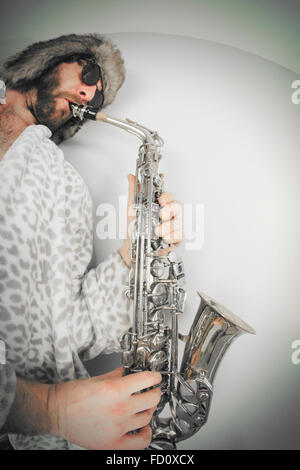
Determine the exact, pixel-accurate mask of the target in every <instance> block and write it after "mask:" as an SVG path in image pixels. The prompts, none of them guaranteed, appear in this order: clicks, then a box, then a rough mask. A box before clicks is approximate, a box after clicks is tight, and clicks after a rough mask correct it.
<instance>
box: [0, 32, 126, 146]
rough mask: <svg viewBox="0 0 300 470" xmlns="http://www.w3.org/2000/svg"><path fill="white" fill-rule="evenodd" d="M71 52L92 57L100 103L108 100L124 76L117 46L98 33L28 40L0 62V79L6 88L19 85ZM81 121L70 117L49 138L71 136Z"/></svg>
mask: <svg viewBox="0 0 300 470" xmlns="http://www.w3.org/2000/svg"><path fill="white" fill-rule="evenodd" d="M75 54H76V55H78V54H80V55H82V56H83V57H87V58H88V57H94V58H95V59H96V61H97V63H98V65H99V66H100V68H101V74H102V81H103V83H102V87H103V94H104V104H103V107H105V106H107V105H109V104H110V103H112V101H113V100H114V98H115V96H116V94H117V91H118V90H119V88H120V87H121V85H122V83H123V82H124V79H125V68H124V62H123V59H122V57H121V54H120V51H119V50H118V49H117V47H116V46H115V45H114V44H113V43H112V42H111V41H110V40H108V39H106V38H105V37H103V36H101V35H99V34H81V35H78V34H69V35H64V36H60V37H58V38H55V39H50V40H48V41H41V42H37V43H34V44H31V45H30V46H28V47H27V48H26V49H24V50H23V51H21V52H19V53H17V54H15V55H14V56H12V57H9V58H8V59H7V60H5V61H3V62H2V63H1V64H0V79H1V80H3V81H4V82H5V85H6V87H7V88H10V89H18V88H19V89H20V88H21V87H26V85H28V84H30V82H33V81H35V80H37V79H38V78H39V77H40V76H41V75H42V74H43V73H44V72H45V71H46V70H47V69H51V68H53V67H55V66H56V65H58V64H59V63H61V62H63V60H64V59H67V58H68V57H70V56H72V55H75ZM84 122H86V120H84V121H81V122H79V121H78V120H77V119H75V118H71V119H70V120H69V121H68V122H66V123H65V124H64V125H63V126H62V127H60V128H59V129H58V130H57V131H55V132H54V133H53V135H52V140H53V141H54V142H56V143H57V144H59V143H60V142H62V141H63V140H64V139H67V138H68V137H72V136H73V135H74V134H75V133H76V132H77V131H78V130H79V129H80V127H81V126H82V125H83V123H84Z"/></svg>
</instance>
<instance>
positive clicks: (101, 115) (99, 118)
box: [96, 111, 108, 122]
mask: <svg viewBox="0 0 300 470" xmlns="http://www.w3.org/2000/svg"><path fill="white" fill-rule="evenodd" d="M96 119H97V121H104V122H107V119H108V116H107V114H104V113H101V111H99V112H98V113H97V114H96Z"/></svg>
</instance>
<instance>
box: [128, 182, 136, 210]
mask: <svg viewBox="0 0 300 470" xmlns="http://www.w3.org/2000/svg"><path fill="white" fill-rule="evenodd" d="M127 179H128V184H129V187H128V207H131V206H132V205H133V203H134V186H135V176H134V175H132V174H129V175H128V176H127Z"/></svg>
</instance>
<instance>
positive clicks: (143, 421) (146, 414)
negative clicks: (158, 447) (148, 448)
mask: <svg viewBox="0 0 300 470" xmlns="http://www.w3.org/2000/svg"><path fill="white" fill-rule="evenodd" d="M155 410H156V407H153V408H150V409H149V410H146V411H142V412H141V413H136V414H135V415H133V417H132V419H131V420H130V422H129V423H128V427H127V432H129V431H136V430H137V429H140V428H143V427H144V426H147V424H149V423H150V421H151V419H152V415H153V413H154V411H155Z"/></svg>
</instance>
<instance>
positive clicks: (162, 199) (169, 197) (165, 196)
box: [158, 191, 174, 206]
mask: <svg viewBox="0 0 300 470" xmlns="http://www.w3.org/2000/svg"><path fill="white" fill-rule="evenodd" d="M172 201H174V196H173V194H172V193H169V192H167V191H166V192H164V193H162V194H161V195H160V196H159V198H158V202H159V204H160V205H161V206H165V205H166V204H168V202H172Z"/></svg>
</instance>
